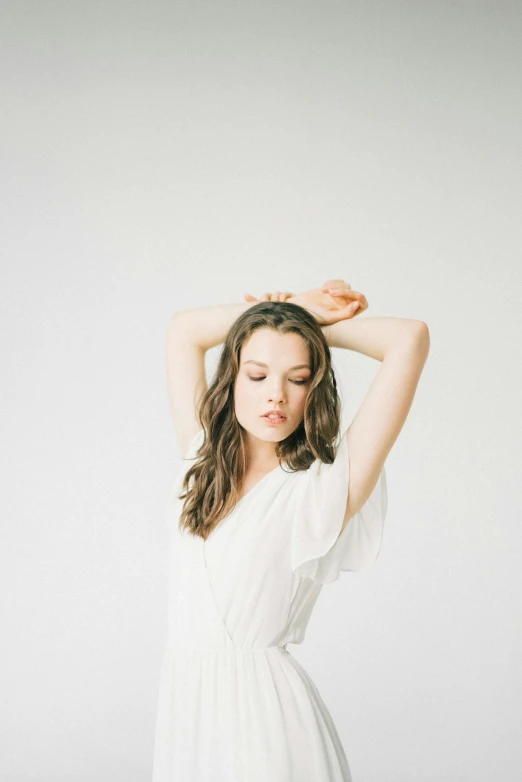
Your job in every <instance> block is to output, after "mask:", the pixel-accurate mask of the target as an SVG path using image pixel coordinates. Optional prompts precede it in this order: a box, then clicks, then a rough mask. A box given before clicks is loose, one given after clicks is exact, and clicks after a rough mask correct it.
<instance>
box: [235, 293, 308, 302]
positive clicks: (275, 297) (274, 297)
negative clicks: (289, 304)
mask: <svg viewBox="0 0 522 782" xmlns="http://www.w3.org/2000/svg"><path fill="white" fill-rule="evenodd" d="M294 295H295V294H293V293H290V291H276V292H275V293H263V295H262V296H261V297H260V298H259V299H256V297H255V296H252V294H251V293H244V294H243V296H244V298H245V299H246V300H247V301H286V300H287V299H291V298H292V296H294Z"/></svg>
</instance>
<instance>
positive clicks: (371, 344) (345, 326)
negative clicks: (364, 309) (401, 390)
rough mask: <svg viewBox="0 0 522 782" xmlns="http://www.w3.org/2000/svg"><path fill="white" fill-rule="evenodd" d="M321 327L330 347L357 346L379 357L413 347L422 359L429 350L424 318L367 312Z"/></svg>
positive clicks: (369, 354) (358, 348)
mask: <svg viewBox="0 0 522 782" xmlns="http://www.w3.org/2000/svg"><path fill="white" fill-rule="evenodd" d="M321 329H322V331H323V333H324V335H325V337H326V341H327V342H328V345H329V346H330V347H333V348H345V349H346V350H355V351H356V352H357V353H363V354H364V355H365V356H370V358H375V359H377V361H383V360H384V357H385V356H386V355H387V354H389V353H390V351H392V350H394V349H396V348H398V347H403V346H405V347H408V348H413V347H414V348H415V352H416V353H417V354H418V355H419V358H420V359H422V356H424V361H425V360H426V358H427V355H428V352H429V345H430V334H429V329H428V326H427V325H426V323H424V321H422V320H413V319H411V318H392V317H379V316H374V317H366V316H365V317H358V318H350V319H349V320H340V321H338V322H337V323H332V324H329V325H325V326H321ZM424 361H423V362H422V363H424Z"/></svg>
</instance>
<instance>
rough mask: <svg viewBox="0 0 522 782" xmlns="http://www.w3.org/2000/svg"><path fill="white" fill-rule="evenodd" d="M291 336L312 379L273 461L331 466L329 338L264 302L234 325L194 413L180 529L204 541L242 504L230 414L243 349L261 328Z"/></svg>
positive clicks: (333, 420) (304, 313)
mask: <svg viewBox="0 0 522 782" xmlns="http://www.w3.org/2000/svg"><path fill="white" fill-rule="evenodd" d="M262 328H269V329H274V330H275V331H277V332H278V333H280V334H288V333H292V332H293V333H295V334H299V336H300V337H301V338H302V339H304V341H305V342H306V344H307V346H308V349H309V353H310V366H311V370H312V371H311V379H310V386H309V391H308V395H307V397H306V402H305V408H304V417H303V420H302V421H301V423H300V424H299V426H298V427H297V428H296V429H295V430H294V431H293V432H292V433H291V434H290V435H289V436H288V437H287V438H286V439H285V440H282V441H281V442H279V443H277V445H276V455H277V456H278V457H279V459H280V460H281V459H284V460H285V461H286V462H287V464H288V466H289V467H290V468H291V470H293V471H297V470H307V469H308V468H309V467H310V465H311V464H312V463H313V462H314V460H315V459H320V460H321V461H322V462H325V463H327V464H331V463H332V462H333V461H334V458H335V440H336V438H337V435H338V433H339V426H340V419H341V400H340V398H339V394H338V392H337V382H336V378H335V374H334V369H333V366H332V357H331V353H330V348H329V346H328V343H327V341H326V338H325V336H324V334H323V332H322V330H321V326H320V325H319V324H318V323H317V321H316V319H315V318H314V316H313V315H312V314H311V313H310V312H308V310H306V309H305V308H304V307H301V306H299V305H297V304H293V303H292V302H288V301H286V302H283V301H263V302H258V303H257V304H254V305H252V306H251V307H249V309H247V310H245V312H244V313H242V314H241V315H240V316H239V317H238V318H237V320H236V321H234V323H233V324H232V326H231V328H230V330H229V332H228V334H227V336H226V339H225V342H224V345H223V348H222V350H221V354H220V357H219V360H218V365H217V367H216V371H215V374H214V379H213V380H212V383H211V385H210V386H209V388H208V390H207V391H206V393H205V394H204V395H203V396H202V398H201V401H200V403H199V406H198V409H197V410H196V415H197V417H198V419H199V422H200V424H201V428H202V429H203V442H202V444H201V446H200V447H199V448H198V451H197V458H196V461H195V462H194V463H193V464H192V465H191V466H190V467H189V469H188V470H187V472H186V473H185V476H184V478H183V483H182V493H181V494H180V495H179V499H183V500H184V504H183V509H182V512H181V515H180V520H179V528H180V530H184V529H186V530H188V531H189V532H190V533H191V534H193V535H199V536H200V537H202V538H203V539H205V540H206V538H207V537H208V535H209V534H210V533H211V532H212V530H213V529H214V528H215V527H216V525H217V524H218V523H219V522H220V521H221V519H222V518H224V517H225V516H228V514H229V513H230V512H231V511H232V509H233V508H234V506H235V505H236V503H237V501H238V499H239V492H240V489H241V486H242V483H243V478H244V474H245V449H244V443H243V438H242V434H241V426H240V424H239V422H238V420H237V418H236V415H235V410H234V384H235V380H236V377H237V374H238V371H239V366H240V351H241V347H242V345H243V343H244V342H245V341H246V340H247V339H249V337H250V336H251V335H252V334H253V333H254V331H257V330H258V329H262Z"/></svg>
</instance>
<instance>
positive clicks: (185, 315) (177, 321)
mask: <svg viewBox="0 0 522 782" xmlns="http://www.w3.org/2000/svg"><path fill="white" fill-rule="evenodd" d="M254 304H257V302H256V301H253V302H239V303H238V302H234V303H232V304H215V305H210V306H208V307H195V308H193V309H188V310H179V311H178V312H175V313H174V314H173V315H172V317H171V319H170V323H169V326H174V328H175V330H176V331H177V332H178V333H179V334H180V336H182V337H183V339H184V340H185V342H189V343H190V344H192V345H194V346H196V347H198V348H201V349H202V350H210V348H213V347H216V345H221V344H222V343H223V342H224V341H225V339H226V336H227V333H228V332H229V330H230V327H231V326H232V324H233V323H234V321H235V320H237V318H239V316H240V315H242V314H243V312H246V310H248V309H250V307H253V306H254Z"/></svg>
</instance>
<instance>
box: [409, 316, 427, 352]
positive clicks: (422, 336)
mask: <svg viewBox="0 0 522 782" xmlns="http://www.w3.org/2000/svg"><path fill="white" fill-rule="evenodd" d="M412 333H413V338H414V341H415V345H416V347H417V348H418V349H419V350H421V351H422V352H424V353H425V355H426V356H427V355H428V353H429V352H430V330H429V328H428V325H427V323H425V322H424V321H423V320H416V321H415V322H414V324H413V326H412Z"/></svg>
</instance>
